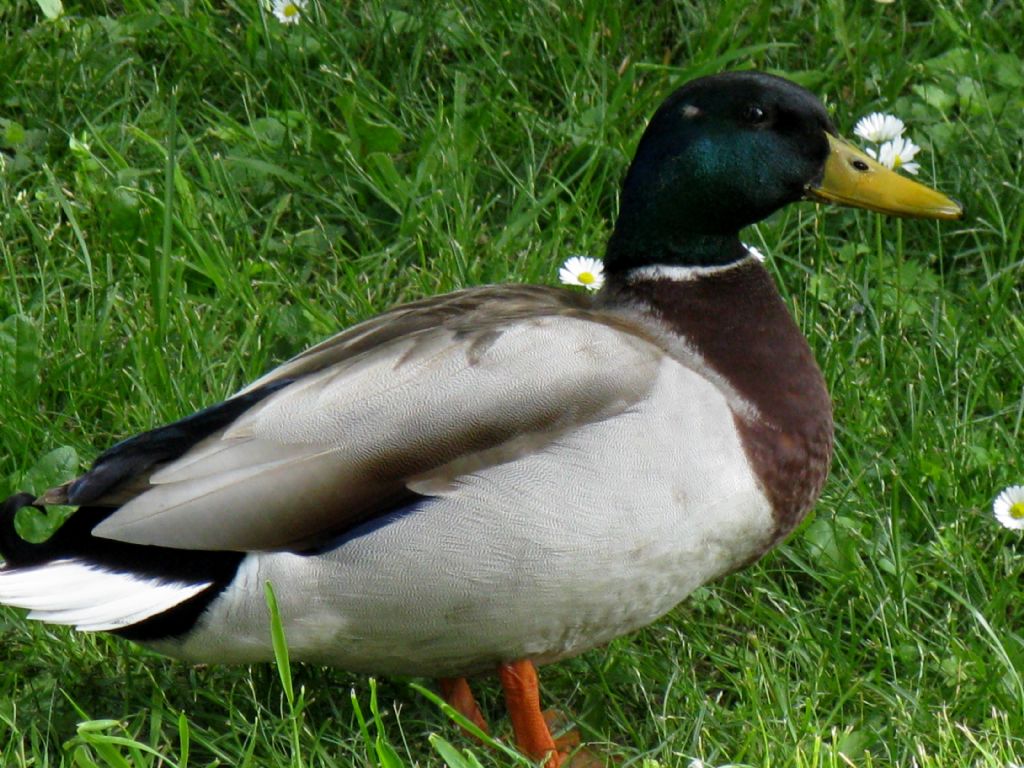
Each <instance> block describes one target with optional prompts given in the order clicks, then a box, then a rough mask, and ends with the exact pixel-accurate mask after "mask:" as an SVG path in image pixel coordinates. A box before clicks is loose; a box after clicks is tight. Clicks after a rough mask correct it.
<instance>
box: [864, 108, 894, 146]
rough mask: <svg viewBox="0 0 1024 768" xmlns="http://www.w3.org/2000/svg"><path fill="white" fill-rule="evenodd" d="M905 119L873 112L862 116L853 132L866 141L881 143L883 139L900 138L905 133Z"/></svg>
mask: <svg viewBox="0 0 1024 768" xmlns="http://www.w3.org/2000/svg"><path fill="white" fill-rule="evenodd" d="M903 130H904V125H903V121H902V120H900V119H899V118H898V117H896V116H895V115H886V114H884V113H882V112H872V113H871V114H870V115H868V116H867V117H862V118H861V119H860V120H858V121H857V125H855V126H854V128H853V132H854V133H855V134H857V135H858V136H860V137H861V138H862V139H864V140H866V141H871V142H874V143H875V144H881V143H882V142H883V141H891V140H892V139H898V138H899V137H900V136H902V135H903Z"/></svg>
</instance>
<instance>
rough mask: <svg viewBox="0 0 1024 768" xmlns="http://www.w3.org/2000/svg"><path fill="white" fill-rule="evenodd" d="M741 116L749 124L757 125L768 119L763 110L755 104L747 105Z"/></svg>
mask: <svg viewBox="0 0 1024 768" xmlns="http://www.w3.org/2000/svg"><path fill="white" fill-rule="evenodd" d="M743 117H744V119H745V120H746V121H747V122H748V123H750V124H751V125H758V124H760V123H763V122H764V121H765V120H767V119H768V115H767V113H765V111H764V110H763V109H761V108H760V107H759V106H757V105H756V104H751V105H750V106H749V107H747V111H746V113H745V114H744V115H743Z"/></svg>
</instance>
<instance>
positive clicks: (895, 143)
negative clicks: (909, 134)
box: [864, 138, 921, 176]
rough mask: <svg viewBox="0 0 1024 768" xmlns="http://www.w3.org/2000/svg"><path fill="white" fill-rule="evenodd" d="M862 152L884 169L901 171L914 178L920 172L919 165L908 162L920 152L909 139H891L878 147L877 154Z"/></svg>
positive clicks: (870, 151)
mask: <svg viewBox="0 0 1024 768" xmlns="http://www.w3.org/2000/svg"><path fill="white" fill-rule="evenodd" d="M864 151H865V152H867V153H868V154H869V155H871V156H872V157H873V158H875V160H877V161H878V162H880V163H881V164H882V165H884V166H885V167H886V168H892V169H893V170H899V169H902V170H904V171H906V172H907V173H912V174H914V175H915V176H916V175H917V172H918V171H919V170H921V166H920V165H918V164H917V163H912V162H910V161H911V160H913V159H914V155H916V154H917V153H918V152H920V151H921V148H920V147H919V146H917V144H915V143H914V142H912V141H911V140H910V139H903V138H899V139H893V140H892V141H887V142H885V144H883V145H882V146H880V147H879V148H878V151H877V152H876V151H875V150H873V149H866V150H864Z"/></svg>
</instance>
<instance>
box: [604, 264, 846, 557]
mask: <svg viewBox="0 0 1024 768" xmlns="http://www.w3.org/2000/svg"><path fill="white" fill-rule="evenodd" d="M623 290H624V291H625V292H628V293H630V294H632V295H633V297H634V298H635V299H639V300H640V301H642V302H643V303H644V304H646V305H647V306H649V307H651V308H652V310H653V312H654V314H655V315H656V316H657V317H659V319H660V320H661V321H662V322H664V323H665V324H666V325H667V326H668V327H669V328H670V329H671V330H672V331H673V332H674V334H678V336H679V337H681V338H682V339H684V340H685V342H684V343H685V346H686V348H687V349H688V352H689V353H690V354H691V355H695V356H696V357H695V359H697V360H699V361H700V362H701V364H702V365H703V366H704V367H705V368H706V371H707V373H708V374H709V378H712V379H713V380H717V382H718V383H719V384H720V385H721V386H722V387H723V388H724V389H725V390H726V393H727V396H728V397H729V398H730V402H731V403H734V405H733V418H734V419H735V422H736V426H737V428H738V429H739V433H740V436H741V438H742V440H743V444H744V448H745V450H746V454H747V457H748V459H749V461H750V464H751V467H752V468H753V470H754V472H755V474H756V475H757V477H758V479H759V480H760V483H761V485H762V489H763V491H764V493H765V495H766V496H767V498H768V500H769V501H770V502H771V504H772V510H773V514H774V517H775V522H776V528H775V532H774V537H773V542H772V543H773V544H774V543H775V542H777V541H778V540H780V539H781V538H782V537H784V536H785V535H786V534H787V533H789V532H790V531H791V530H792V529H793V528H794V527H795V526H796V525H797V523H799V522H800V521H801V520H802V519H803V517H804V515H806V514H807V512H808V511H809V510H810V508H811V506H812V505H813V504H814V501H815V500H816V499H817V498H818V495H819V494H820V493H821V489H822V486H823V485H824V483H825V478H826V477H827V476H828V468H829V464H830V463H831V460H832V429H833V427H832V403H831V400H830V399H829V395H828V391H827V390H826V389H825V381H824V379H823V378H822V375H821V371H820V370H819V369H818V365H817V363H816V362H815V360H814V357H813V356H812V354H811V350H810V347H808V345H807V341H806V340H805V339H804V337H803V335H802V334H801V333H800V329H799V328H798V327H797V326H796V323H795V322H793V319H792V317H790V314H789V312H788V310H787V309H786V306H785V305H784V304H783V302H782V299H781V297H780V296H779V293H778V290H777V289H776V287H775V283H774V282H773V280H772V278H771V276H770V275H769V274H768V272H767V271H766V270H765V269H764V268H763V267H762V266H761V265H760V264H758V263H757V262H755V261H754V260H753V259H748V260H746V261H744V262H741V263H739V264H738V265H736V266H733V267H730V268H726V269H722V270H718V271H715V272H710V273H707V274H701V275H695V276H692V277H691V278H690V279H685V280H676V279H670V278H668V277H658V276H655V275H652V276H651V277H650V278H647V277H644V278H643V279H640V280H634V281H633V282H631V283H630V284H629V285H628V287H625V288H624V289H623Z"/></svg>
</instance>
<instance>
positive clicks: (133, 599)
mask: <svg viewBox="0 0 1024 768" xmlns="http://www.w3.org/2000/svg"><path fill="white" fill-rule="evenodd" d="M211 583H212V582H209V581H206V582H202V583H189V582H182V581H169V580H164V579H159V578H154V577H149V576H136V575H133V574H130V573H119V572H117V571H111V570H107V569H105V568H103V567H102V566H98V565H91V564H89V563H86V562H83V561H81V560H54V561H53V562H50V563H46V564H44V565H38V566H32V567H28V568H12V569H9V570H6V569H0V603H2V604H5V605H13V606H15V607H17V608H28V609H29V611H30V613H29V615H28V617H29V618H30V619H35V620H37V621H45V622H48V623H51V624H70V625H72V626H74V627H75V628H76V629H79V630H81V631H83V632H98V631H101V630H112V629H123V628H124V627H128V626H131V625H132V624H136V623H138V622H140V621H143V620H144V619H148V618H150V617H151V616H156V615H157V614H158V613H163V612H164V611H166V610H168V609H170V608H173V607H174V606H176V605H178V604H179V603H182V602H184V601H185V600H188V599H189V598H190V597H192V596H193V595H196V594H198V593H200V592H202V591H203V590H204V589H206V588H207V587H208V586H210V584H211Z"/></svg>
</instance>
